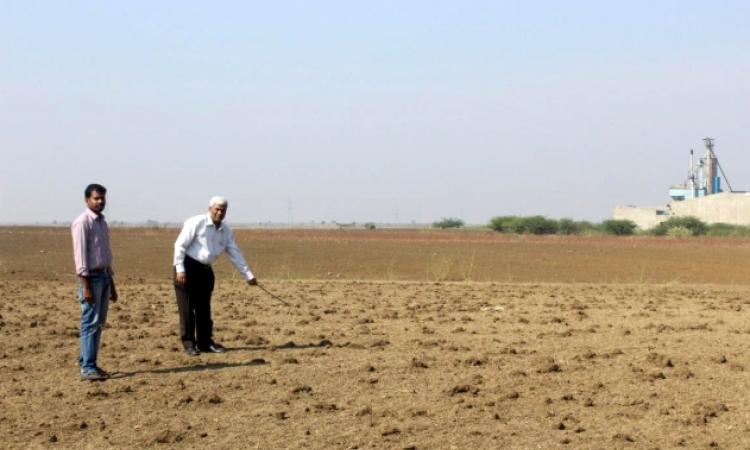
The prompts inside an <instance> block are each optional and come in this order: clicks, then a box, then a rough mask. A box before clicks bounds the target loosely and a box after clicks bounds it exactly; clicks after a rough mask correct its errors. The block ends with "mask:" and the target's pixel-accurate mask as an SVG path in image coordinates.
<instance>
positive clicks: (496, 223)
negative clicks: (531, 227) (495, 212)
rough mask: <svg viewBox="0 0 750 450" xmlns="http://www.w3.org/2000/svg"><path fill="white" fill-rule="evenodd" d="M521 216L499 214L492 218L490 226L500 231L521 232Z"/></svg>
mask: <svg viewBox="0 0 750 450" xmlns="http://www.w3.org/2000/svg"><path fill="white" fill-rule="evenodd" d="M520 221H521V218H520V217H516V216H497V217H493V218H492V219H490V224H489V226H490V228H491V229H493V230H495V231H498V232H500V233H519V231H518V228H519V224H520Z"/></svg>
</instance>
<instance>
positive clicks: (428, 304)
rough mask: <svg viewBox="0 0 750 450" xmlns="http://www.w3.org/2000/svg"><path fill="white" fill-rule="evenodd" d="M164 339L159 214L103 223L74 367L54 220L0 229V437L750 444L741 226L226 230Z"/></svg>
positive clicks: (62, 236)
mask: <svg viewBox="0 0 750 450" xmlns="http://www.w3.org/2000/svg"><path fill="white" fill-rule="evenodd" d="M235 233H236V237H237V240H238V243H239V244H240V246H241V247H242V248H243V249H244V251H245V255H246V256H247V259H248V261H249V262H250V264H251V265H252V267H253V269H254V271H255V272H256V274H257V276H258V278H259V280H260V281H261V283H263V284H264V285H265V287H266V288H267V289H268V290H269V291H271V292H273V293H274V294H276V295H277V296H279V297H280V298H282V299H283V300H285V301H286V302H287V303H288V306H286V305H284V304H282V303H281V302H279V301H278V300H276V299H274V298H272V297H271V296H269V295H268V294H267V293H265V292H263V291H261V290H260V289H258V288H253V287H249V286H247V285H245V284H244V283H242V281H241V280H240V279H239V277H238V276H237V275H235V274H234V273H233V268H232V267H231V266H230V265H229V264H228V262H227V261H226V260H223V261H222V262H221V263H218V264H217V265H216V267H215V269H216V272H217V289H216V291H215V294H214V300H213V312H214V322H215V335H216V336H215V337H216V340H217V341H219V342H221V343H222V344H224V345H225V346H226V347H228V348H229V350H230V351H229V352H227V353H225V354H219V355H214V354H210V355H207V354H201V355H200V356H199V357H197V358H191V357H188V356H187V355H185V354H184V353H183V351H182V349H181V346H180V343H179V339H178V333H177V328H178V325H177V307H176V304H175V300H174V292H173V287H172V282H171V278H170V277H171V249H172V244H173V241H174V238H175V237H176V234H177V230H162V229H135V228H133V229H126V228H122V229H120V228H116V229H113V230H112V244H113V251H114V254H115V270H116V280H117V282H118V285H119V290H120V301H119V302H117V303H115V304H113V305H112V306H111V307H110V313H109V321H108V326H107V329H105V331H104V337H103V346H102V349H101V351H100V361H99V362H100V364H101V365H102V366H103V367H104V368H105V369H107V370H109V371H110V372H113V373H114V375H115V376H114V378H113V379H110V380H108V381H106V382H82V381H80V380H79V377H78V368H77V365H76V364H77V352H78V321H79V314H80V309H79V305H78V303H77V300H76V299H75V277H74V276H73V263H72V256H71V242H70V237H69V234H68V230H67V229H64V228H21V227H7V228H0V298H1V299H2V300H1V301H0V338H1V339H2V342H3V346H2V347H0V448H66V449H68V448H70V449H74V448H75V449H78V448H91V449H102V448H253V449H255V448H259V449H278V448H295V449H302V448H314V449H342V450H343V449H355V448H356V449H373V448H375V449H380V448H389V449H390V448H396V449H407V448H414V449H450V448H455V449H475V448H476V449H485V448H486V449H495V448H512V449H526V448H535V449H536V448H545V449H546V448H570V449H611V448H633V449H636V448H638V449H640V448H662V449H667V448H748V447H750V419H749V417H750V415H748V411H750V400H748V398H749V397H750V396H748V395H747V393H748V390H749V388H750V386H749V383H748V371H749V370H750V352H748V342H750V322H749V321H748V318H749V316H750V314H749V313H748V311H750V284H749V283H748V280H750V268H748V264H747V261H748V255H750V241H748V240H742V239H707V238H706V239H666V238H644V237H633V238H614V237H613V238H605V237H528V236H520V237H519V236H501V235H497V234H492V233H483V232H426V231H387V230H375V231H354V230H348V231H345V230H340V231H295V230H285V231H270V230H269V231H263V230H236V231H235Z"/></svg>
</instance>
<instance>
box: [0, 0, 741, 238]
mask: <svg viewBox="0 0 750 450" xmlns="http://www.w3.org/2000/svg"><path fill="white" fill-rule="evenodd" d="M0 11H1V13H0V161H1V162H0V204H1V205H2V208H0V222H2V223H8V222H13V223H20V222H36V221H39V222H51V221H53V220H58V221H67V220H71V219H73V218H74V217H75V216H76V215H78V214H79V213H80V211H82V210H83V207H84V203H83V193H82V191H83V188H84V187H85V185H86V184H88V183H89V182H94V181H96V182H100V183H102V184H104V185H106V186H107V188H108V189H109V195H108V199H109V205H108V208H107V215H108V217H109V219H110V220H125V221H143V220H146V219H152V220H159V221H182V220H183V219H185V218H186V217H188V216H190V215H193V214H197V213H200V212H203V211H204V210H205V208H206V204H207V202H208V199H209V198H210V197H211V196H212V195H216V194H222V195H225V196H226V197H228V198H229V200H230V209H229V216H228V217H229V220H230V222H231V221H234V222H257V221H276V222H286V221H287V220H288V213H289V204H290V202H291V212H292V220H293V221H295V222H301V221H310V220H315V221H323V220H325V221H331V220H336V221H340V222H350V221H357V222H365V221H378V222H381V221H399V222H409V221H412V220H415V221H417V222H431V221H434V220H437V219H440V218H441V217H448V216H457V217H460V218H463V219H464V220H465V221H467V222H470V223H484V222H486V221H487V220H488V219H489V218H490V217H492V216H495V215H507V214H517V215H532V214H542V215H546V216H549V217H554V218H559V217H572V218H576V219H589V220H597V221H598V220H602V219H605V218H608V217H609V216H610V215H611V210H612V207H614V206H615V205H618V204H640V205H663V204H666V203H667V201H668V195H667V193H668V188H669V185H670V184H674V183H678V182H681V181H682V180H683V179H684V178H685V175H686V172H687V166H688V151H689V150H690V148H695V149H696V150H700V151H701V152H702V148H703V147H702V145H703V142H702V138H704V137H706V136H711V137H714V138H715V139H716V151H717V154H718V156H719V158H720V161H721V163H722V165H723V166H724V168H725V170H726V171H727V175H728V176H729V181H730V182H731V183H732V185H733V187H734V188H735V189H739V190H750V152H749V151H748V146H749V145H750V125H748V113H747V109H748V107H750V26H749V25H748V24H750V2H746V1H684V0H679V1H678V0H675V1H653V0H652V1H627V2H625V1H620V2H614V1H594V0H592V1H500V0H497V1H409V0H398V1H383V0H377V1H343V0H342V1H295V2H292V1H268V2H257V1H236V2H221V1H216V2H206V1H156V2H155V1H142V2H136V1H122V2H114V1H91V2H76V1H64V2H63V1H49V2H40V1H31V0H23V1H4V0H0Z"/></svg>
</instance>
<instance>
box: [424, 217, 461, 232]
mask: <svg viewBox="0 0 750 450" xmlns="http://www.w3.org/2000/svg"><path fill="white" fill-rule="evenodd" d="M463 226H464V221H463V220H461V219H456V218H455V217H446V218H443V219H440V220H438V221H437V222H434V223H433V224H432V228H440V229H441V230H445V229H448V228H463Z"/></svg>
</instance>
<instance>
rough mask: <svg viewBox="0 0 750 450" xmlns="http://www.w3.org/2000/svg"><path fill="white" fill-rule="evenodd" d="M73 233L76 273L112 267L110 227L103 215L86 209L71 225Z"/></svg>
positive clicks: (82, 273) (84, 274)
mask: <svg viewBox="0 0 750 450" xmlns="http://www.w3.org/2000/svg"><path fill="white" fill-rule="evenodd" d="M70 231H71V233H72V234H73V259H74V260H75V263H76V274H77V275H81V276H85V277H87V276H89V271H91V270H95V269H109V268H111V267H112V250H111V249H110V248H109V227H108V226H107V221H106V220H105V219H104V216H103V215H99V216H97V215H96V213H95V212H93V211H91V210H90V209H88V208H87V209H86V211H84V212H83V214H81V215H80V216H78V218H77V219H76V220H74V221H73V224H72V225H71V226H70Z"/></svg>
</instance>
